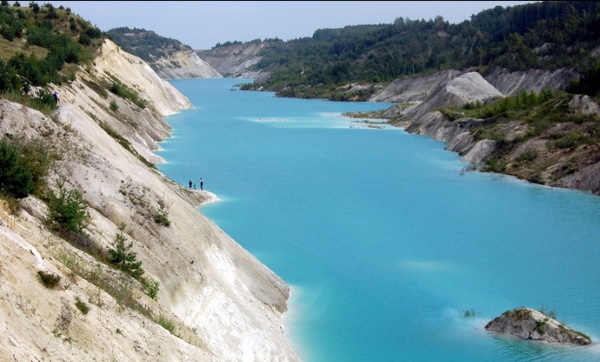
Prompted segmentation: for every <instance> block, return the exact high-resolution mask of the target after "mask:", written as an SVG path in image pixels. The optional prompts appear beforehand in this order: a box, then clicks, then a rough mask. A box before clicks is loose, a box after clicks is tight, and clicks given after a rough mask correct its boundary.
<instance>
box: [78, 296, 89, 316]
mask: <svg viewBox="0 0 600 362" xmlns="http://www.w3.org/2000/svg"><path fill="white" fill-rule="evenodd" d="M75 306H76V307H77V309H79V311H80V312H81V313H83V314H88V312H89V311H90V307H88V305H87V304H86V303H85V302H84V301H82V300H81V299H79V297H76V298H75Z"/></svg>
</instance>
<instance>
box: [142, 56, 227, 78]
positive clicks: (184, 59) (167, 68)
mask: <svg viewBox="0 0 600 362" xmlns="http://www.w3.org/2000/svg"><path fill="white" fill-rule="evenodd" d="M152 68H153V69H154V70H155V71H156V73H157V74H158V75H159V76H160V77H161V78H163V79H190V78H223V76H222V75H221V73H219V72H218V71H217V70H216V69H215V68H213V67H211V66H210V64H208V63H207V62H205V61H204V60H203V59H200V57H199V56H198V55H197V54H196V53H195V52H194V51H193V50H189V51H181V52H176V53H174V54H173V55H171V56H169V57H164V58H159V59H157V60H156V61H155V62H154V63H152Z"/></svg>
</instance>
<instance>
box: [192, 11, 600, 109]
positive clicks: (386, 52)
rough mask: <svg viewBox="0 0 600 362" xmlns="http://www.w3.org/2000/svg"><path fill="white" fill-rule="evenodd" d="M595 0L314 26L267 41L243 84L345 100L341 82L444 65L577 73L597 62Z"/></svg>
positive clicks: (599, 16)
mask: <svg viewBox="0 0 600 362" xmlns="http://www.w3.org/2000/svg"><path fill="white" fill-rule="evenodd" d="M599 4H600V3H599V2H597V1H543V2H536V3H531V4H525V5H518V6H512V7H506V8H504V7H501V6H497V7H495V8H493V9H489V10H485V11H482V12H480V13H479V14H476V15H474V16H472V17H471V19H470V20H466V21H464V22H462V23H459V24H450V23H449V22H448V21H446V20H444V18H443V17H441V16H438V17H436V18H435V19H431V20H427V21H426V20H423V19H421V20H412V19H408V18H404V17H398V18H397V19H396V20H395V21H394V22H393V23H392V24H379V25H356V26H346V27H344V28H338V29H318V30H316V31H315V32H314V34H313V36H312V37H307V38H301V39H294V40H290V41H286V42H269V43H268V46H266V47H264V48H263V49H262V50H261V52H260V53H259V54H253V55H252V57H253V59H257V58H260V61H258V62H256V61H255V60H254V61H253V63H252V65H251V66H250V67H249V68H248V69H246V70H245V72H246V73H250V72H254V73H258V72H261V73H263V74H264V73H269V74H271V76H270V78H268V79H266V80H261V81H260V82H256V83H260V84H255V85H252V84H247V85H245V87H246V89H251V88H252V87H254V89H258V88H259V87H260V88H261V89H266V90H271V91H275V92H277V93H278V95H280V96H286V97H305V98H327V99H333V100H344V99H348V98H347V97H346V96H344V95H341V94H339V92H338V91H337V89H338V88H339V87H340V86H343V85H348V84H352V83H361V84H364V83H366V84H376V83H384V84H385V83H390V82H392V81H394V80H395V79H398V78H401V77H405V76H413V75H425V74H432V73H435V72H438V71H441V70H446V69H467V68H477V69H478V71H480V72H482V73H484V74H485V73H486V72H487V71H491V70H493V69H495V68H505V69H508V70H510V71H526V70H529V69H545V70H556V69H560V68H573V69H576V70H577V71H578V72H579V73H583V72H587V71H589V70H590V69H594V67H595V63H597V57H596V55H597V54H598V52H599V51H598V49H600V11H599V7H598V5H599ZM263 43H267V42H263ZM227 44H228V43H226V45H227ZM246 46H247V47H256V44H253V43H252V44H246ZM227 47H236V48H239V47H240V44H234V43H231V45H229V46H223V45H221V46H219V47H215V48H213V49H212V50H211V51H207V52H203V53H202V54H203V57H204V58H205V59H207V60H208V59H215V60H218V59H217V58H211V55H212V54H211V53H213V54H217V53H223V52H225V51H226V48H227ZM210 63H211V65H212V66H213V67H215V68H219V65H218V64H215V63H212V62H210ZM596 68H598V67H596ZM240 73H242V72H240ZM590 83H591V84H594V83H595V82H590ZM372 91H373V92H374V90H372ZM371 94H372V93H369V92H363V93H362V94H360V97H361V99H362V100H366V99H368V97H369V96H370V95H371Z"/></svg>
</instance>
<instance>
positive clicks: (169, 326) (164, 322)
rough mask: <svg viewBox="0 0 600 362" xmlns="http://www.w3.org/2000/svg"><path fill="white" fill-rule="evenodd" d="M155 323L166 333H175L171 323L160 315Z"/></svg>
mask: <svg viewBox="0 0 600 362" xmlns="http://www.w3.org/2000/svg"><path fill="white" fill-rule="evenodd" d="M155 322H156V323H158V324H159V325H160V326H161V327H163V328H164V329H166V330H167V331H169V332H171V334H173V332H174V331H175V325H174V324H173V322H171V321H170V320H168V319H167V318H166V317H165V316H164V315H162V314H161V315H159V316H158V318H156V319H155Z"/></svg>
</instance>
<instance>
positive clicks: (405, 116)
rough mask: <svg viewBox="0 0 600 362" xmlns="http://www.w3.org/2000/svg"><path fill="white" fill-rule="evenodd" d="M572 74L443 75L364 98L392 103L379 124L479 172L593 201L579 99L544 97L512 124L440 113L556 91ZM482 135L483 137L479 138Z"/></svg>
mask: <svg viewBox="0 0 600 362" xmlns="http://www.w3.org/2000/svg"><path fill="white" fill-rule="evenodd" d="M576 76H577V74H576V73H575V72H574V71H572V70H570V69H560V70H556V71H540V70H530V71H527V72H512V73H511V72H508V71H506V70H503V69H496V70H494V71H492V72H491V73H490V74H489V75H487V77H485V78H484V77H482V76H481V75H480V74H479V73H476V72H457V71H443V72H439V73H436V74H433V75H428V76H422V77H407V78H402V79H400V80H397V81H395V82H393V83H392V84H390V85H389V86H388V87H387V88H385V89H383V90H381V91H380V92H378V93H377V94H375V95H374V96H373V97H372V98H371V100H373V101H387V102H390V101H391V102H397V103H400V104H399V105H398V106H397V107H394V108H392V109H390V110H389V111H388V112H386V114H385V116H384V117H385V118H388V119H391V120H393V122H394V123H395V124H396V125H398V126H400V127H403V128H404V129H405V130H406V131H407V132H410V133H417V134H424V135H428V136H431V137H433V138H434V139H436V140H438V141H442V142H447V143H448V144H447V146H446V149H448V150H450V151H455V152H457V153H459V154H460V155H461V156H463V157H462V160H463V161H464V162H468V163H471V164H472V167H473V168H478V167H481V166H482V165H486V166H484V168H486V169H488V170H490V171H494V172H501V173H505V174H509V175H513V176H516V177H519V178H521V179H524V180H529V181H532V182H536V183H541V184H546V185H549V186H555V187H563V188H572V189H578V190H582V191H586V192H590V193H594V194H599V195H600V177H599V176H600V149H599V147H598V146H597V144H595V143H594V142H591V141H590V140H591V139H593V138H594V137H597V133H598V132H597V131H596V128H597V123H598V119H600V107H599V106H598V103H597V102H596V101H595V100H593V99H591V98H590V97H587V96H574V95H564V96H561V97H555V98H552V99H550V100H549V101H548V102H547V103H545V104H542V105H540V106H539V107H538V108H536V110H532V111H531V112H529V113H522V116H521V117H520V118H516V119H510V120H506V119H505V116H498V117H491V118H485V119H478V118H469V117H467V116H465V115H464V114H462V115H461V114H451V115H449V114H447V113H445V112H442V111H441V109H442V108H445V107H460V106H464V105H466V104H468V103H471V104H474V103H476V102H479V103H481V104H486V103H491V102H494V101H497V100H498V99H502V98H504V97H507V96H514V95H515V94H518V93H520V92H522V91H527V92H532V91H533V92H536V93H539V92H540V91H541V90H544V89H546V90H555V91H562V90H564V89H565V88H566V86H567V84H568V82H569V81H570V80H571V79H572V78H573V77H576ZM486 135H487V136H488V137H486Z"/></svg>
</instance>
